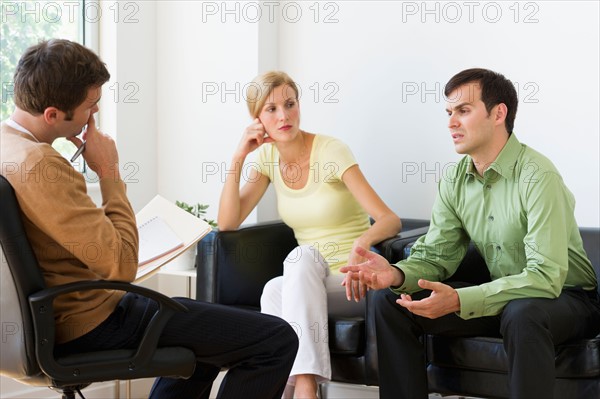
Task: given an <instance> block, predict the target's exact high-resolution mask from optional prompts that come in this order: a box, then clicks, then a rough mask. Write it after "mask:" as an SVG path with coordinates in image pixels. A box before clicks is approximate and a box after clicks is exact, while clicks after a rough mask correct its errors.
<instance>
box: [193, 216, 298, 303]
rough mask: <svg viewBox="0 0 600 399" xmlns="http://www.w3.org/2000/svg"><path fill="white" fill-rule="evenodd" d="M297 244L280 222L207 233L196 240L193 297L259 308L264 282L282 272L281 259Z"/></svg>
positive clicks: (290, 232) (291, 232)
mask: <svg viewBox="0 0 600 399" xmlns="http://www.w3.org/2000/svg"><path fill="white" fill-rule="evenodd" d="M296 246H298V243H297V242H296V239H295V237H294V233H293V231H292V229H290V228H289V227H288V226H287V225H286V224H285V223H283V222H268V223H257V224H252V225H248V226H245V227H242V228H240V229H239V230H235V231H214V232H212V233H210V234H209V235H208V236H206V237H205V238H204V239H203V240H202V241H200V242H199V243H198V255H197V260H196V264H197V270H196V273H197V278H196V299H198V300H201V301H207V302H214V303H220V304H224V305H234V306H241V307H248V308H253V309H258V308H259V307H260V296H261V294H262V290H263V287H264V285H265V284H266V283H267V281H269V280H271V279H272V278H274V277H277V276H280V275H282V274H283V261H284V259H285V257H286V256H287V255H288V254H289V253H290V251H291V250H292V249H294V248H295V247H296Z"/></svg>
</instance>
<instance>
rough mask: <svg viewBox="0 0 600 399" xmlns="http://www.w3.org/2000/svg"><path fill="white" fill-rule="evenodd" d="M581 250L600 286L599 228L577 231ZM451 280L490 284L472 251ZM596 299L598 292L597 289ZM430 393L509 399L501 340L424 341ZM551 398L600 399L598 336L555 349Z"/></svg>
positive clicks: (394, 256) (400, 253)
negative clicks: (554, 370) (555, 372)
mask: <svg viewBox="0 0 600 399" xmlns="http://www.w3.org/2000/svg"><path fill="white" fill-rule="evenodd" d="M580 232H581V236H582V238H583V244H584V248H585V250H586V252H587V254H588V256H589V258H590V260H591V261H592V264H593V266H594V270H595V271H596V276H597V278H598V280H599V281H600V229H598V228H580ZM411 246H412V243H411V244H409V245H403V246H398V247H392V249H393V253H391V254H390V257H389V258H388V259H389V260H390V261H394V262H395V261H397V260H399V259H403V258H405V257H407V256H408V255H409V252H410V247H411ZM450 280H454V281H466V282H471V283H473V284H481V283H484V282H486V281H489V280H490V276H489V273H488V270H487V267H486V265H485V261H484V260H483V258H482V257H481V256H480V255H479V253H478V252H477V251H476V250H475V247H474V246H472V245H471V246H470V247H469V249H468V251H467V254H466V255H465V257H464V259H463V260H462V262H461V264H460V266H459V268H458V270H457V272H456V273H455V274H454V275H453V276H452V277H451V279H449V281H450ZM598 294H599V295H600V287H599V289H598ZM424 338H425V339H424V342H425V345H426V350H427V360H428V363H429V364H428V368H427V377H428V383H429V390H430V392H437V393H441V394H453V395H465V396H477V397H484V398H508V397H509V393H508V392H509V390H508V377H507V372H508V364H507V357H506V353H505V351H504V347H503V345H502V339H501V338H491V337H467V338H455V337H441V336H435V335H428V336H426V337H424ZM556 371H557V380H556V386H555V395H554V397H555V398H571V399H589V398H600V334H599V335H598V336H596V337H595V338H592V339H584V340H578V341H572V342H567V343H565V344H563V345H559V346H557V347H556Z"/></svg>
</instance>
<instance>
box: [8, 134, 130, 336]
mask: <svg viewBox="0 0 600 399" xmlns="http://www.w3.org/2000/svg"><path fill="white" fill-rule="evenodd" d="M0 164H1V166H2V170H1V173H2V175H3V176H5V177H6V178H7V179H8V181H9V182H10V183H11V185H12V186H13V188H14V190H15V193H16V195H17V199H18V201H19V205H20V207H21V215H22V217H23V223H24V225H25V231H26V233H27V236H28V238H29V241H30V242H31V245H32V247H33V251H34V252H35V255H36V257H37V259H38V262H39V264H40V268H41V269H42V272H43V275H44V279H45V281H46V284H47V286H49V287H52V286H55V285H60V284H65V283H69V282H72V281H80V280H97V279H106V280H119V281H127V282H131V281H133V280H134V279H135V274H136V270H137V253H138V235H137V228H136V221H135V214H134V213H133V209H132V208H131V205H130V204H129V201H128V200H127V196H126V193H125V184H124V183H123V181H121V180H115V179H113V178H105V179H102V180H100V189H101V192H102V207H101V208H99V207H97V206H96V205H95V204H94V202H93V201H92V199H91V198H90V197H89V196H88V195H87V188H86V183H85V181H84V179H83V176H82V175H81V174H80V173H79V172H77V171H76V170H75V169H73V167H72V166H71V164H70V163H69V162H68V161H67V160H66V159H64V158H63V157H62V156H61V155H60V154H59V153H58V152H57V151H56V150H54V149H53V148H52V147H51V146H50V145H48V144H46V143H39V142H37V140H36V139H35V138H34V137H33V136H31V135H29V134H27V133H23V132H20V131H18V130H15V129H13V128H11V127H10V126H8V125H7V124H6V123H2V125H1V126H0ZM122 296H123V293H122V292H119V291H109V290H93V291H85V292H77V293H74V294H69V295H63V296H60V297H59V298H57V299H56V300H55V301H54V312H55V319H56V326H57V330H56V340H57V342H58V343H63V342H67V341H70V340H72V339H75V338H77V337H80V336H81V335H84V334H85V333H87V332H89V331H90V330H92V329H93V328H94V327H96V326H97V325H98V324H100V323H101V322H102V321H104V320H105V319H106V318H107V317H108V316H109V315H110V313H112V312H113V310H114V309H115V307H116V305H117V303H118V302H119V300H120V299H121V297H122Z"/></svg>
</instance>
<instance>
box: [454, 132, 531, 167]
mask: <svg viewBox="0 0 600 399" xmlns="http://www.w3.org/2000/svg"><path fill="white" fill-rule="evenodd" d="M520 152H521V143H520V142H519V140H517V137H516V136H515V134H514V133H512V134H511V135H510V136H508V141H507V142H506V144H504V147H503V148H502V150H501V151H500V154H498V156H497V157H496V160H495V161H494V162H492V164H491V165H490V166H489V167H488V168H487V170H486V171H485V172H484V174H486V173H489V171H494V172H496V173H497V174H499V175H500V176H503V177H504V178H509V177H510V176H512V174H513V173H514V169H515V164H516V162H517V158H518V157H519V153H520ZM466 173H467V174H468V175H471V176H473V177H475V176H477V169H475V165H474V164H473V159H472V158H471V157H469V164H468V166H467V171H466Z"/></svg>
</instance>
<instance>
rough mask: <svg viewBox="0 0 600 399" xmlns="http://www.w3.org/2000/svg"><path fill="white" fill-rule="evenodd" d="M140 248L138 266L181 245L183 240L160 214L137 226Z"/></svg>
mask: <svg viewBox="0 0 600 399" xmlns="http://www.w3.org/2000/svg"><path fill="white" fill-rule="evenodd" d="M138 233H139V236H140V249H139V255H138V262H139V266H143V265H145V264H146V263H148V262H150V261H153V260H155V259H158V258H160V257H161V256H163V255H166V254H168V253H169V252H171V251H174V250H176V249H177V248H180V247H182V246H183V241H181V238H179V236H178V235H177V234H175V232H174V231H173V229H172V228H171V227H170V226H169V225H168V224H167V222H165V221H164V220H163V219H162V218H161V217H160V216H155V217H153V218H152V219H150V220H148V221H146V222H144V223H143V224H141V225H140V226H138Z"/></svg>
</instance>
